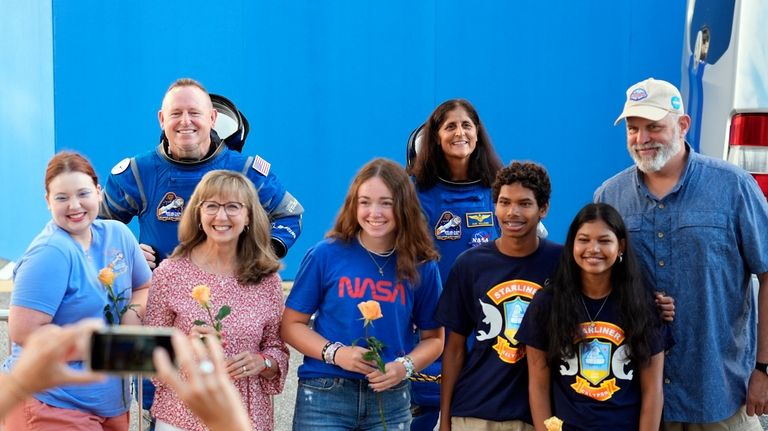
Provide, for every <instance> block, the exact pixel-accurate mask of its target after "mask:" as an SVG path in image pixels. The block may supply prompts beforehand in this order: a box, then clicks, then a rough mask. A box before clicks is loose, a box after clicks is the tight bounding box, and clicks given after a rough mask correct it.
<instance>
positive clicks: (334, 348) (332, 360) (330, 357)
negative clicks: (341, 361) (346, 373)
mask: <svg viewBox="0 0 768 431" xmlns="http://www.w3.org/2000/svg"><path fill="white" fill-rule="evenodd" d="M342 347H344V345H343V344H341V343H339V342H338V341H337V342H335V343H333V344H331V347H329V348H328V351H327V352H326V358H325V363H326V364H329V365H336V353H337V352H338V351H339V349H341V348H342Z"/></svg>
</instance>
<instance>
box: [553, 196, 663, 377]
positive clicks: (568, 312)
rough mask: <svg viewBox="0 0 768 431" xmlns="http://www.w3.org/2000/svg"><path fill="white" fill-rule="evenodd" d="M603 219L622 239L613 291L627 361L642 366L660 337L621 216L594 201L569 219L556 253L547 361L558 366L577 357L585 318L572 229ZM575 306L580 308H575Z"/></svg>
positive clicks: (612, 272)
mask: <svg viewBox="0 0 768 431" xmlns="http://www.w3.org/2000/svg"><path fill="white" fill-rule="evenodd" d="M596 220H601V221H603V222H604V223H605V224H606V225H608V228H609V229H610V230H611V231H612V232H613V233H614V234H615V235H616V238H618V240H619V242H622V241H623V242H624V243H625V245H626V247H625V250H624V256H623V261H622V262H619V261H618V260H616V262H615V263H614V264H613V267H612V268H611V285H612V292H611V294H612V295H615V298H616V300H617V302H618V304H619V319H620V326H621V328H622V329H623V330H624V336H625V339H626V344H627V345H628V346H629V355H628V357H629V359H630V360H632V361H633V362H635V363H636V364H640V365H645V364H647V363H648V361H649V360H650V357H651V342H652V340H653V339H654V338H656V337H659V336H660V335H659V326H660V318H659V315H658V313H656V311H655V309H654V308H653V306H652V305H651V304H652V298H651V292H650V289H648V288H646V286H645V285H644V283H643V278H642V273H641V270H640V266H639V264H638V262H637V258H636V257H635V254H634V252H633V251H632V247H631V246H630V244H629V238H628V237H627V228H626V226H625V225H624V221H623V220H622V219H621V215H620V214H619V212H618V211H616V209H615V208H613V207H612V206H610V205H607V204H603V203H597V204H594V203H593V204H589V205H586V206H585V207H584V208H582V209H581V210H580V211H579V213H578V214H576V217H575V218H574V219H573V222H571V226H570V228H569V229H568V237H567V239H566V242H565V247H564V248H563V253H562V254H561V256H560V266H559V267H558V269H557V272H556V273H555V277H554V279H553V282H552V284H551V285H550V286H549V289H552V292H553V300H552V310H551V312H550V314H549V316H548V319H549V322H548V325H547V327H548V328H549V335H550V336H549V348H548V349H547V359H548V361H549V363H550V366H551V367H556V366H557V364H559V361H560V360H561V358H570V357H573V356H574V355H575V349H574V340H575V339H577V338H581V336H582V333H581V328H580V325H579V324H580V322H583V321H584V318H587V316H586V315H585V314H584V312H583V311H582V309H583V305H582V302H581V295H582V293H581V291H582V285H581V268H580V267H579V265H578V264H577V263H576V260H575V259H574V257H573V246H574V242H575V239H576V233H577V232H578V230H579V229H580V228H581V226H583V225H584V224H585V223H589V222H592V221H596ZM575 310H578V311H579V312H574V311H575Z"/></svg>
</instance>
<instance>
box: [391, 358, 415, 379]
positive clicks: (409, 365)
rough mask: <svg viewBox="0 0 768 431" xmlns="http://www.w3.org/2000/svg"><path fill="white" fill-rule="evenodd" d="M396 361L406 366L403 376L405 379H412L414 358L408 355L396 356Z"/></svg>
mask: <svg viewBox="0 0 768 431" xmlns="http://www.w3.org/2000/svg"><path fill="white" fill-rule="evenodd" d="M395 362H400V363H401V364H403V366H404V367H405V377H403V380H408V379H410V378H411V376H412V375H413V359H411V357H410V356H407V355H406V356H401V357H399V358H396V359H395Z"/></svg>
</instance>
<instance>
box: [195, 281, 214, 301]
mask: <svg viewBox="0 0 768 431" xmlns="http://www.w3.org/2000/svg"><path fill="white" fill-rule="evenodd" d="M192 297H193V298H195V301H197V302H198V303H199V304H200V305H202V306H205V305H207V304H208V301H209V300H210V299H211V289H210V288H209V287H208V286H207V285H205V284H198V285H197V286H195V287H194V288H193V289H192Z"/></svg>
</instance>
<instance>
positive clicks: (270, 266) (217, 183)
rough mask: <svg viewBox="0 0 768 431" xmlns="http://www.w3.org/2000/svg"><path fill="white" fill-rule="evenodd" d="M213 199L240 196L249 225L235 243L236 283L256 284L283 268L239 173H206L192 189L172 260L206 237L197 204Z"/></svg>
mask: <svg viewBox="0 0 768 431" xmlns="http://www.w3.org/2000/svg"><path fill="white" fill-rule="evenodd" d="M216 195H220V196H221V195H234V196H240V199H241V202H242V203H243V204H244V208H246V209H247V210H248V219H249V223H248V224H247V225H246V226H245V229H244V230H243V232H241V233H240V238H239V239H238V240H237V269H236V272H235V275H236V276H237V279H238V281H239V282H241V283H243V284H247V283H258V282H259V281H260V280H261V279H262V278H264V277H265V276H267V275H270V274H273V273H275V272H277V271H279V270H280V268H281V266H282V265H281V263H280V260H278V258H277V255H275V252H274V250H272V243H271V232H272V229H271V224H270V222H269V218H268V217H267V214H266V212H264V208H262V207H261V203H260V202H259V197H258V194H257V193H256V189H255V188H254V187H253V183H251V181H250V180H249V179H248V178H246V177H245V176H244V175H243V174H241V173H238V172H234V171H226V170H215V171H210V172H208V173H207V174H205V176H203V179H202V180H200V183H199V184H198V185H197V187H195V191H194V192H193V193H192V197H190V199H189V202H188V203H187V207H186V209H185V210H184V213H183V214H182V216H181V222H180V223H179V245H178V246H177V247H176V249H175V250H174V251H173V254H172V255H171V258H177V257H181V256H187V255H188V254H189V253H190V252H191V251H192V250H193V249H194V248H195V247H197V246H199V245H200V244H202V243H203V242H205V240H206V238H207V235H206V233H205V231H204V230H203V229H201V228H200V225H201V218H200V204H201V203H202V202H203V201H205V200H207V199H209V198H211V197H213V196H216Z"/></svg>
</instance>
